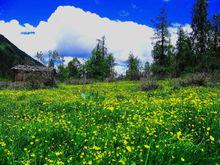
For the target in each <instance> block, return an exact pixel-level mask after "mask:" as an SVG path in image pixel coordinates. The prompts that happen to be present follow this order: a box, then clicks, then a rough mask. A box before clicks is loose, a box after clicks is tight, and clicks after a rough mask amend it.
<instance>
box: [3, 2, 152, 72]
mask: <svg viewBox="0 0 220 165" xmlns="http://www.w3.org/2000/svg"><path fill="white" fill-rule="evenodd" d="M24 32H34V34H33V33H30V34H29V33H24ZM0 33H1V34H3V35H4V36H5V37H7V38H8V39H9V40H10V41H11V42H13V43H14V44H15V45H16V46H18V47H19V48H20V49H22V50H23V51H25V52H26V53H28V54H30V55H31V56H33V57H34V56H35V54H36V52H37V51H43V52H46V51H48V50H57V51H58V52H59V53H61V54H63V55H64V56H66V59H67V61H68V60H69V59H70V58H69V57H70V56H74V57H80V58H88V56H89V55H90V53H91V51H92V49H93V48H94V47H95V45H96V39H98V38H101V37H102V36H103V35H105V36H106V39H107V46H108V49H109V51H110V52H112V53H113V54H114V56H115V58H116V62H117V63H122V62H124V61H126V60H127V58H128V55H129V52H130V51H132V52H133V53H134V54H135V55H136V56H138V58H139V59H140V60H141V61H150V62H151V61H152V57H151V50H152V45H151V42H152V41H151V37H152V36H153V33H154V31H153V29H152V28H150V27H148V26H145V25H140V24H137V23H135V22H121V21H118V20H117V21H113V20H110V19H108V18H101V17H100V16H98V15H97V14H94V13H91V12H85V11H83V10H81V9H79V8H75V7H73V6H60V7H58V8H57V10H56V11H55V12H54V13H53V14H52V15H51V16H50V17H49V18H48V20H47V21H41V22H40V23H39V25H38V26H37V27H33V26H32V25H30V24H28V23H26V24H24V25H20V24H19V22H18V21H17V20H12V21H10V22H5V21H0ZM27 34H29V35H27ZM117 68H118V71H120V72H121V71H123V70H124V69H122V68H123V67H121V66H118V67H117ZM117 68H116V70H117ZM119 68H120V69H119ZM123 72H124V71H123Z"/></svg>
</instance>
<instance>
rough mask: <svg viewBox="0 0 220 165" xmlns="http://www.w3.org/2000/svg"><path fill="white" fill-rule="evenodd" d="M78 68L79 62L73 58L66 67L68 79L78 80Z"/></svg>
mask: <svg viewBox="0 0 220 165" xmlns="http://www.w3.org/2000/svg"><path fill="white" fill-rule="evenodd" d="M80 66H81V63H80V61H79V60H78V59H77V58H73V59H72V60H71V61H70V62H69V63H68V65H67V69H68V72H69V77H74V78H79V77H80V73H79V72H80Z"/></svg>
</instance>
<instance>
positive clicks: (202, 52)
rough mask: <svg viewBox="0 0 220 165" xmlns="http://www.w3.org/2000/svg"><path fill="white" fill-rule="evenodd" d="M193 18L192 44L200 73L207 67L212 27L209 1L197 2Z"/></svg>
mask: <svg viewBox="0 0 220 165" xmlns="http://www.w3.org/2000/svg"><path fill="white" fill-rule="evenodd" d="M192 13H193V16H192V24H191V28H192V34H191V37H192V43H193V52H194V56H195V65H196V67H197V69H198V70H199V71H201V70H204V69H205V67H206V62H207V60H206V58H207V55H208V53H207V50H208V37H209V32H210V25H209V21H208V18H207V17H208V1H207V0H197V1H196V3H195V4H194V7H193V11H192Z"/></svg>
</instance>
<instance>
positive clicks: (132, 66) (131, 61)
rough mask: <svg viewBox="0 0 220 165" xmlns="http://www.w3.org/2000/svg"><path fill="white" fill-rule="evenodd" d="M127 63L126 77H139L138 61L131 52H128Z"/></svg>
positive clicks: (134, 78) (130, 78) (136, 78)
mask: <svg viewBox="0 0 220 165" xmlns="http://www.w3.org/2000/svg"><path fill="white" fill-rule="evenodd" d="M127 63H128V70H127V71H126V77H127V78H128V79H129V80H138V79H139V78H140V61H139V60H138V58H137V57H135V56H134V54H133V53H130V55H129V57H128V61H127Z"/></svg>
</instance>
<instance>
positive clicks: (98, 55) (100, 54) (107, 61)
mask: <svg viewBox="0 0 220 165" xmlns="http://www.w3.org/2000/svg"><path fill="white" fill-rule="evenodd" d="M113 67H114V57H113V55H112V54H109V53H108V49H107V47H106V43H105V37H102V39H100V40H98V44H97V46H96V47H95V49H94V50H93V51H92V56H91V58H90V59H89V60H88V61H87V62H86V68H87V69H86V70H87V76H88V77H89V78H95V79H100V80H104V79H105V78H108V77H109V76H110V75H111V74H112V71H113Z"/></svg>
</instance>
